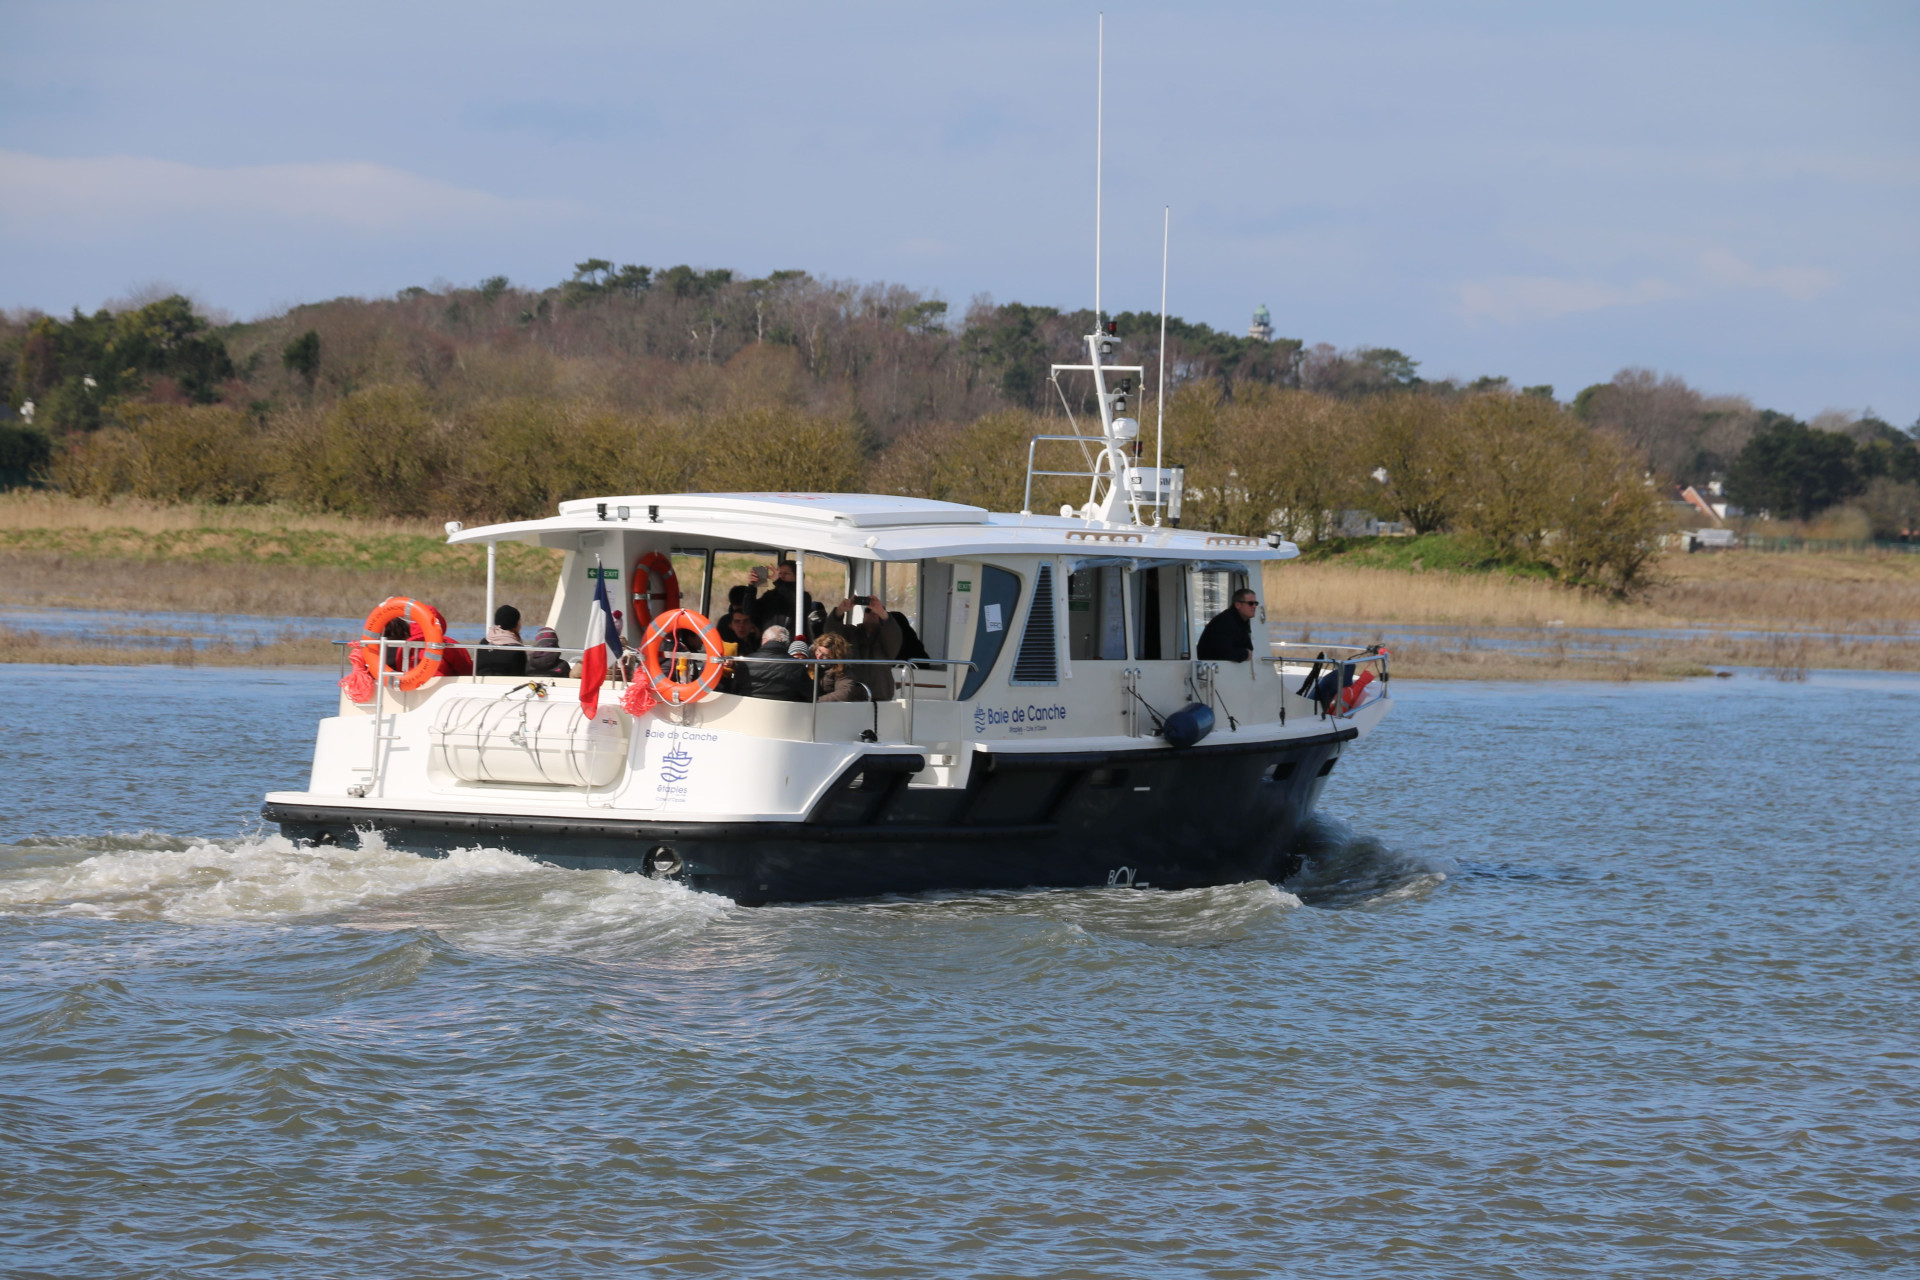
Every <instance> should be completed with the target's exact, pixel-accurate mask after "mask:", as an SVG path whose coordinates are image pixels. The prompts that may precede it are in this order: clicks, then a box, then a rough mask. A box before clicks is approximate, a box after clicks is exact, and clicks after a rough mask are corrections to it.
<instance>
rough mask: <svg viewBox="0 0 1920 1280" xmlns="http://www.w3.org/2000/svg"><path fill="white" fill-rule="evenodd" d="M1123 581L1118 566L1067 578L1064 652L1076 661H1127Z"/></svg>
mask: <svg viewBox="0 0 1920 1280" xmlns="http://www.w3.org/2000/svg"><path fill="white" fill-rule="evenodd" d="M1125 581H1126V571H1125V570H1124V569H1122V568H1121V567H1120V566H1119V565H1117V564H1108V565H1100V566H1098V567H1097V568H1092V567H1090V568H1086V569H1082V570H1080V571H1079V572H1078V573H1073V574H1069V575H1068V576H1067V653H1068V655H1069V656H1070V657H1071V658H1072V659H1073V660H1074V661H1075V662H1099V661H1103V660H1105V661H1118V662H1124V661H1125V660H1126V657H1127V621H1126V605H1125V601H1124V598H1123V594H1122V593H1123V592H1124V591H1125Z"/></svg>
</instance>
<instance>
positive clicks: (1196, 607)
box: [1189, 569, 1239, 635]
mask: <svg viewBox="0 0 1920 1280" xmlns="http://www.w3.org/2000/svg"><path fill="white" fill-rule="evenodd" d="M1238 576H1239V575H1237V574H1232V573H1225V572H1222V571H1220V570H1217V569H1195V570H1194V571H1193V611H1192V613H1191V614H1190V615H1189V616H1190V617H1191V618H1192V620H1193V621H1192V626H1193V633H1194V634H1195V635H1199V634H1200V633H1201V632H1202V631H1205V630H1206V629H1207V624H1208V623H1209V622H1211V621H1213V618H1214V615H1215V614H1218V613H1219V612H1220V611H1221V610H1222V609H1225V608H1226V607H1227V603H1228V602H1229V601H1230V600H1232V599H1233V587H1234V579H1235V578H1236V577H1238Z"/></svg>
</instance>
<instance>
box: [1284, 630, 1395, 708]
mask: <svg viewBox="0 0 1920 1280" xmlns="http://www.w3.org/2000/svg"><path fill="white" fill-rule="evenodd" d="M1272 647H1273V648H1275V649H1281V650H1288V649H1291V650H1298V651H1300V654H1301V656H1298V657H1289V656H1287V655H1285V654H1282V655H1280V656H1278V657H1274V658H1270V659H1269V661H1271V662H1272V663H1273V669H1274V674H1275V675H1277V676H1279V677H1280V678H1281V681H1282V685H1281V698H1282V705H1283V706H1284V700H1285V699H1286V698H1287V697H1288V696H1289V695H1291V696H1294V697H1302V698H1306V699H1307V700H1309V701H1310V702H1312V703H1313V705H1314V706H1315V707H1316V708H1317V709H1318V711H1319V713H1320V716H1321V718H1322V719H1335V720H1338V719H1343V718H1345V717H1347V716H1350V715H1352V714H1353V713H1354V712H1356V711H1358V710H1359V709H1360V708H1361V707H1363V706H1366V705H1367V703H1368V702H1370V701H1372V700H1373V699H1372V698H1370V697H1367V696H1365V695H1362V697H1361V700H1360V701H1358V702H1356V703H1355V704H1354V705H1353V706H1351V707H1348V706H1346V705H1344V704H1345V702H1346V693H1347V690H1348V689H1350V688H1352V687H1353V685H1354V683H1355V681H1356V679H1357V678H1358V677H1359V675H1360V672H1361V669H1362V668H1366V667H1372V668H1374V671H1375V675H1376V677H1377V683H1378V685H1379V687H1380V694H1379V695H1377V696H1384V695H1385V690H1386V686H1387V684H1388V683H1389V682H1390V681H1391V680H1392V679H1393V675H1392V671H1391V669H1390V665H1389V659H1390V657H1391V656H1392V655H1390V654H1389V653H1388V652H1387V651H1386V650H1385V649H1383V648H1382V647H1381V646H1379V645H1367V646H1364V647H1363V646H1359V645H1343V644H1320V645H1316V644H1306V643H1302V642H1300V641H1285V640H1281V641H1274V642H1273V645H1272ZM1308 651H1311V652H1312V654H1313V656H1312V657H1311V658H1308V657H1306V656H1305V654H1306V652H1308ZM1294 677H1303V678H1302V680H1301V684H1300V687H1299V688H1298V689H1289V688H1288V687H1287V682H1288V681H1290V680H1291V679H1293V678H1294ZM1330 679H1332V680H1333V683H1332V684H1328V681H1329V680H1330ZM1323 693H1325V694H1326V695H1328V696H1325V697H1322V696H1321V695H1322V694H1323Z"/></svg>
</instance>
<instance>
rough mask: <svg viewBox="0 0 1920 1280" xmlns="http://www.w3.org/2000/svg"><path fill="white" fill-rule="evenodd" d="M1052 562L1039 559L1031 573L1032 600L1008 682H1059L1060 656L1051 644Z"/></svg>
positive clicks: (1052, 636)
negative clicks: (1036, 568)
mask: <svg viewBox="0 0 1920 1280" xmlns="http://www.w3.org/2000/svg"><path fill="white" fill-rule="evenodd" d="M1053 628H1054V613H1053V566H1052V565H1050V564H1046V563H1044V562H1043V563H1042V564H1041V565H1040V568H1039V569H1038V570H1037V571H1035V573H1034V575H1033V603H1032V604H1030V605H1028V606H1027V625H1026V627H1025V628H1024V629H1022V630H1021V632H1020V648H1019V650H1018V651H1017V652H1016V653H1015V654H1014V659H1013V678H1012V680H1011V681H1010V682H1009V683H1012V684H1059V683H1060V659H1059V655H1058V653H1057V652H1056V651H1055V645H1054V633H1053Z"/></svg>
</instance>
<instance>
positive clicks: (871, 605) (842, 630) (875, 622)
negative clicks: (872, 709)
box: [827, 596, 905, 702]
mask: <svg viewBox="0 0 1920 1280" xmlns="http://www.w3.org/2000/svg"><path fill="white" fill-rule="evenodd" d="M856 606H865V610H866V616H865V617H863V618H862V619H861V620H860V622H859V624H858V625H857V626H856V625H855V624H854V623H853V622H851V621H850V619H851V618H852V617H853V611H854V609H855V607H856ZM827 633H828V634H829V635H836V636H840V637H842V638H844V639H845V640H846V642H847V646H848V656H850V657H853V658H858V659H860V660H861V661H862V662H865V661H868V660H873V659H882V658H884V659H887V660H892V659H894V658H898V657H899V656H900V650H901V648H902V646H903V643H904V641H905V636H903V635H902V633H901V630H900V620H899V619H898V618H896V617H894V616H893V615H892V614H891V613H888V612H887V607H886V606H885V605H884V604H882V603H880V597H879V596H849V597H847V598H846V599H845V600H842V601H841V602H840V607H839V608H837V609H835V610H834V611H833V616H832V617H831V618H830V619H828V621H827ZM854 670H855V672H856V677H855V678H856V679H858V680H859V681H860V682H861V683H862V684H864V685H866V686H867V687H868V688H869V689H871V690H873V696H874V699H875V701H878V702H890V701H892V700H893V668H892V667H868V666H862V667H856V668H855V669H854Z"/></svg>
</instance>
